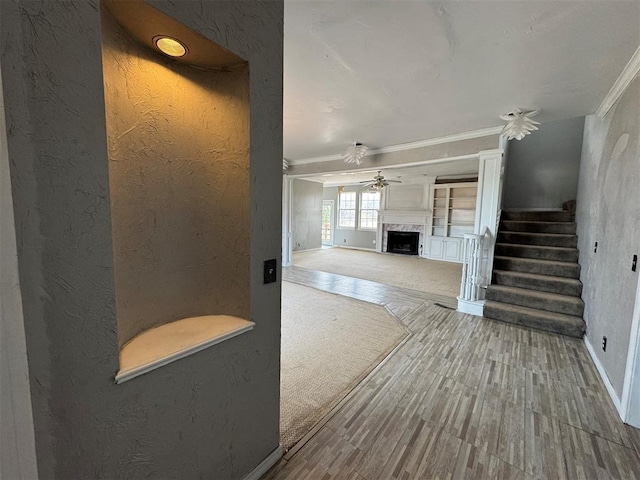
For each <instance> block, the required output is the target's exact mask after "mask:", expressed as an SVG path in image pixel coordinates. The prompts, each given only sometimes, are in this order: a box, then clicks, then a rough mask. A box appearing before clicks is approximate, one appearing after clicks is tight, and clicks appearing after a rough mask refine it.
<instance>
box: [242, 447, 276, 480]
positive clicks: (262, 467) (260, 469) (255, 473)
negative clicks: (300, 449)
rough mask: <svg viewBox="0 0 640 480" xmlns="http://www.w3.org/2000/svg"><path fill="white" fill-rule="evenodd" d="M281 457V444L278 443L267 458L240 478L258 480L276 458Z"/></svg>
mask: <svg viewBox="0 0 640 480" xmlns="http://www.w3.org/2000/svg"><path fill="white" fill-rule="evenodd" d="M281 458H282V445H278V448H276V449H275V450H274V451H273V452H271V453H270V454H269V456H268V457H267V458H265V459H264V460H263V461H262V462H260V464H259V465H258V466H257V467H256V468H254V469H253V470H251V471H250V472H249V473H247V474H246V475H245V476H244V477H242V480H259V479H260V477H262V476H263V475H264V474H265V473H267V471H268V470H269V469H270V468H271V467H273V466H274V465H275V464H276V463H277V462H278V460H280V459H281Z"/></svg>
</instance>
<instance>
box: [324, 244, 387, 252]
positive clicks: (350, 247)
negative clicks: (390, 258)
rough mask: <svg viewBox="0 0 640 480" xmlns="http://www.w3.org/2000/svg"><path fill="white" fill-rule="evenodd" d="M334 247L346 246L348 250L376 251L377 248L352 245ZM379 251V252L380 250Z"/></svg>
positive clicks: (335, 246)
mask: <svg viewBox="0 0 640 480" xmlns="http://www.w3.org/2000/svg"><path fill="white" fill-rule="evenodd" d="M333 248H346V249H348V250H362V251H364V252H375V251H376V249H375V248H365V247H352V246H350V245H339V244H338V245H333ZM378 253H379V252H378Z"/></svg>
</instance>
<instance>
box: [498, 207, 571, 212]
mask: <svg viewBox="0 0 640 480" xmlns="http://www.w3.org/2000/svg"><path fill="white" fill-rule="evenodd" d="M502 211H503V212H564V210H563V209H562V208H557V207H553V208H551V207H533V208H503V209H502Z"/></svg>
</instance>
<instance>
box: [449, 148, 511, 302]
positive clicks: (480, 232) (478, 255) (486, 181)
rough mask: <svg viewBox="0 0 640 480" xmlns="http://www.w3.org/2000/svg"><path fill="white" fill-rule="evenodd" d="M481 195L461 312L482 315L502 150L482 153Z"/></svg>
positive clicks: (468, 246)
mask: <svg viewBox="0 0 640 480" xmlns="http://www.w3.org/2000/svg"><path fill="white" fill-rule="evenodd" d="M479 159H480V162H479V169H478V196H477V198H476V219H475V227H474V234H473V235H465V236H464V258H463V264H462V280H461V283H460V296H459V297H458V311H460V312H463V313H470V314H472V315H482V311H483V306H484V288H483V287H486V286H487V285H488V284H489V283H490V282H491V275H492V272H493V250H494V246H495V238H496V233H497V231H498V222H499V221H500V208H501V196H502V182H503V174H504V155H503V151H502V149H496V150H485V151H482V152H480V154H479Z"/></svg>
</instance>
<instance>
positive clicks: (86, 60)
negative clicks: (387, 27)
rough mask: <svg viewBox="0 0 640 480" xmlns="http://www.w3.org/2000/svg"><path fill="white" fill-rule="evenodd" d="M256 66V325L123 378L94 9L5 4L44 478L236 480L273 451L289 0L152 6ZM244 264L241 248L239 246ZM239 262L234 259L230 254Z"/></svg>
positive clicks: (9, 102)
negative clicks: (268, 274) (273, 272)
mask: <svg viewBox="0 0 640 480" xmlns="http://www.w3.org/2000/svg"><path fill="white" fill-rule="evenodd" d="M150 3H152V4H153V5H155V6H158V7H160V8H161V9H162V11H163V12H165V13H167V14H168V15H170V16H172V17H174V18H176V19H177V20H178V21H180V22H182V23H185V24H186V25H188V26H190V27H192V28H193V29H195V30H196V31H198V32H200V33H201V34H203V35H205V36H207V37H208V38H210V39H212V40H213V41H215V42H217V43H219V44H220V45H222V46H224V47H226V48H228V49H229V50H231V51H233V52H235V53H236V54H238V55H239V56H241V57H243V58H245V59H247V60H248V61H249V64H250V67H251V75H252V78H255V79H259V80H258V81H252V82H251V85H250V98H251V112H250V118H251V120H250V152H251V158H250V172H251V177H250V190H249V192H250V196H249V198H250V201H249V211H250V218H249V224H250V233H251V235H250V248H249V252H248V255H249V264H250V283H249V287H250V296H249V298H250V302H251V308H250V311H251V318H252V320H254V321H255V322H256V327H255V329H254V330H253V331H251V332H249V333H246V334H243V335H241V336H239V337H237V338H234V339H232V340H230V341H227V342H224V343H222V344H220V345H217V346H215V347H213V348H209V349H207V350H204V351H202V352H199V353H197V354H195V355H192V356H190V357H188V358H185V359H182V360H180V361H177V362H174V363H172V364H170V365H167V366H164V367H162V368H160V369H158V370H155V371H153V372H150V373H148V374H145V375H143V376H141V377H138V378H136V379H134V380H132V381H129V382H127V383H125V384H122V385H115V384H114V373H115V372H116V371H117V369H118V324H117V319H116V298H115V290H116V289H115V280H114V256H113V242H112V230H111V204H110V196H109V171H108V156H107V135H106V125H105V103H104V89H103V76H102V64H101V35H100V26H101V20H100V8H99V5H98V4H97V2H95V1H87V2H67V3H60V2H49V1H17V0H14V1H3V2H0V9H1V10H0V13H1V16H0V32H1V35H2V43H1V45H2V48H1V49H0V51H1V57H0V61H1V65H2V78H3V85H4V99H5V107H6V114H7V132H8V151H9V158H10V167H11V172H10V173H11V183H12V187H13V200H14V213H15V223H16V225H18V226H19V228H17V229H16V232H17V245H18V267H19V276H20V284H21V288H22V295H23V313H24V326H25V333H26V346H27V353H28V358H29V379H30V386H31V396H32V406H33V416H34V425H35V439H36V451H37V456H38V470H39V474H40V476H41V478H65V479H66V478H125V477H127V478H202V477H207V478H225V479H234V478H241V477H242V476H243V475H244V474H246V473H247V472H248V471H250V470H251V469H253V468H254V467H255V466H256V465H257V464H258V463H259V462H260V461H262V460H263V459H264V458H265V457H266V456H267V455H268V454H269V453H270V452H271V451H273V450H274V449H276V448H277V446H278V419H279V354H280V284H279V283H275V284H270V285H263V284H262V270H263V269H262V265H263V261H264V260H265V259H268V258H276V259H278V258H279V256H280V239H281V232H280V226H281V225H280V222H281V215H280V199H281V193H282V183H281V180H282V177H281V175H282V172H281V159H282V28H283V24H282V18H283V4H282V2H224V1H220V2H207V1H191V2H170V1H152V2H150ZM245 255H247V253H245ZM235 258H237V257H235ZM237 260H238V261H240V262H244V261H245V260H244V259H243V258H237Z"/></svg>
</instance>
